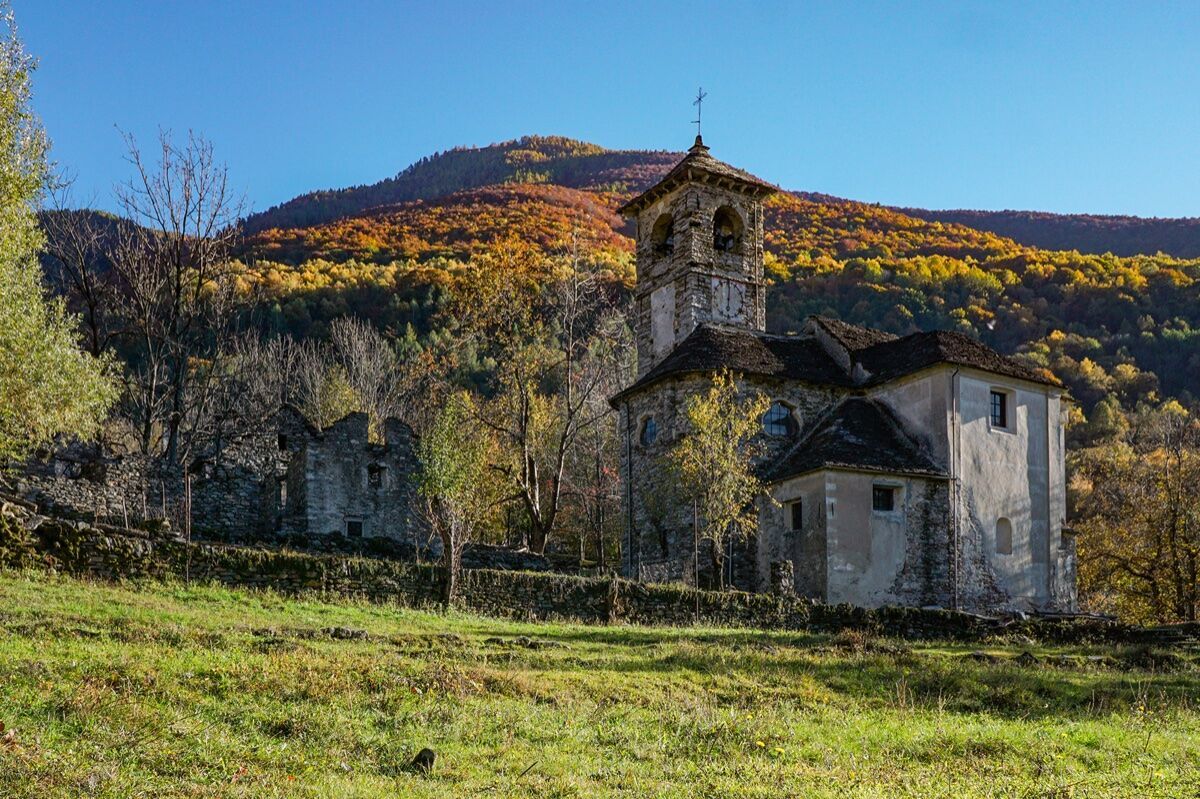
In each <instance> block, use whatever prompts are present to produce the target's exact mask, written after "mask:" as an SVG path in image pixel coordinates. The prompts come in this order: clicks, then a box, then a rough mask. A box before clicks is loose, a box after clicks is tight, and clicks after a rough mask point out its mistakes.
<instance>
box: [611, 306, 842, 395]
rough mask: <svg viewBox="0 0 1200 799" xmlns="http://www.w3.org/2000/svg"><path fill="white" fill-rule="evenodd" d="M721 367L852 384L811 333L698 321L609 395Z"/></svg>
mask: <svg viewBox="0 0 1200 799" xmlns="http://www.w3.org/2000/svg"><path fill="white" fill-rule="evenodd" d="M721 369H729V370H730V371H732V372H741V373H744V374H753V375H761V376H765V377H777V378H781V379H786V380H801V381H804V382H807V383H815V384H818V385H835V386H843V387H845V388H852V387H853V386H854V382H853V381H852V380H851V379H850V376H849V375H847V374H846V372H845V371H844V370H843V369H842V368H841V367H840V366H838V364H837V362H836V361H834V360H833V358H831V357H829V353H827V352H826V351H825V348H824V347H822V346H821V342H819V341H817V340H816V339H815V338H811V337H807V336H772V335H767V334H765V333H753V332H750V331H747V330H739V329H736V328H725V327H717V326H714V325H701V326H700V327H697V328H696V329H695V330H694V331H692V334H691V335H690V336H688V337H687V338H686V339H684V340H683V341H682V342H681V343H680V344H679V345H678V346H677V347H675V349H674V350H672V351H671V353H670V354H669V355H667V357H665V358H663V359H662V360H661V361H659V362H658V364H657V365H656V366H655V367H654V368H653V369H651V370H650V371H649V372H647V373H646V374H645V375H643V376H642V378H641V379H640V380H638V381H637V382H636V383H634V384H633V385H632V386H630V387H629V388H627V389H625V390H624V391H622V392H620V393H619V394H617V395H616V396H615V397H613V398H612V402H614V403H615V402H617V401H619V400H620V399H621V398H622V397H625V396H627V395H629V394H633V393H636V392H637V391H639V390H641V389H642V388H644V387H646V386H649V385H651V384H652V383H657V382H658V381H659V380H662V379H664V378H666V377H669V376H671V375H678V374H687V373H696V372H699V373H705V372H718V371H720V370H721Z"/></svg>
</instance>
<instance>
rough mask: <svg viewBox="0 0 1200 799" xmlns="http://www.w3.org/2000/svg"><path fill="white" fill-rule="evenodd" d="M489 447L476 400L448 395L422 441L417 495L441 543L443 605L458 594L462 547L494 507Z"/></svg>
mask: <svg viewBox="0 0 1200 799" xmlns="http://www.w3.org/2000/svg"><path fill="white" fill-rule="evenodd" d="M493 449H494V442H493V438H492V436H491V435H490V434H489V431H488V429H487V428H486V427H485V426H483V425H482V424H480V423H479V421H478V409H477V407H476V404H475V400H474V399H473V398H472V397H471V395H470V394H468V393H467V392H465V391H460V392H457V393H455V394H452V395H451V396H450V398H449V399H448V401H447V402H446V403H445V405H444V406H443V407H442V409H441V411H440V412H439V413H438V414H437V415H436V416H435V417H434V419H433V423H432V424H431V425H430V428H429V429H428V430H427V431H426V432H425V434H424V435H423V436H422V437H421V443H420V454H421V476H420V486H419V491H420V493H421V496H422V497H424V499H425V503H426V510H427V516H428V518H429V523H430V527H431V528H432V529H433V532H434V533H436V534H437V535H438V536H439V537H440V538H441V540H442V562H443V564H444V565H445V568H446V581H445V583H444V599H445V602H446V604H447V605H448V606H449V605H452V604H453V603H454V601H455V600H456V599H457V596H458V584H459V578H460V575H461V574H462V552H463V547H465V546H466V545H467V543H469V542H470V541H471V539H472V538H473V537H474V536H475V535H476V534H477V533H478V531H479V529H480V528H481V527H482V526H483V525H484V524H485V523H486V521H487V519H488V516H489V513H490V510H491V508H492V507H493V505H494V504H495V499H496V493H497V492H496V491H495V490H494V485H495V481H494V480H493V479H492V474H491V470H490V469H489V468H488V462H489V460H490V458H491V457H492V455H493V452H492V451H493Z"/></svg>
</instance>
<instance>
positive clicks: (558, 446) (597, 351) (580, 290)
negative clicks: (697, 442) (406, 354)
mask: <svg viewBox="0 0 1200 799" xmlns="http://www.w3.org/2000/svg"><path fill="white" fill-rule="evenodd" d="M503 257H504V258H505V259H506V261H507V262H506V263H504V264H503V266H502V268H497V266H500V265H499V264H495V263H490V262H487V261H481V262H480V263H478V264H475V265H474V271H473V273H472V279H471V280H470V281H468V284H469V291H465V292H464V294H463V296H462V297H461V298H460V301H459V302H460V304H459V305H458V306H457V308H456V312H457V313H461V315H462V317H463V320H464V323H465V325H466V327H467V328H468V329H469V330H470V335H471V336H473V337H474V340H475V341H476V342H477V346H479V347H480V349H481V351H483V352H485V353H486V354H487V355H488V357H490V358H492V359H494V361H495V364H496V367H495V372H494V378H493V383H492V385H491V386H490V387H489V388H490V394H491V396H490V398H489V399H488V400H487V401H486V402H483V403H481V404H480V408H479V417H480V420H481V421H482V422H483V424H484V425H485V426H487V427H488V428H489V429H490V430H491V431H492V432H493V433H495V435H496V437H497V440H498V442H499V449H498V457H497V458H496V459H495V461H494V462H493V464H492V465H493V468H494V470H495V471H497V472H498V473H499V474H500V475H501V476H502V477H503V479H504V482H505V483H506V484H507V485H508V487H509V493H508V497H507V499H508V500H509V501H510V502H511V503H513V504H515V505H516V506H517V507H519V509H520V511H521V515H522V516H523V518H524V520H525V522H526V525H527V528H526V530H527V536H526V539H527V540H526V544H527V546H528V548H529V550H530V551H532V552H536V553H539V554H540V553H542V552H544V551H545V548H546V544H547V542H548V541H549V540H550V539H551V537H552V536H553V535H554V533H555V531H556V530H557V529H558V526H559V525H560V524H561V522H562V519H563V515H562V512H563V510H564V504H565V503H564V497H566V496H567V495H568V480H569V474H568V466H569V464H570V461H571V458H572V455H573V454H574V453H575V452H576V448H577V447H578V446H579V445H580V441H581V435H583V433H584V432H585V431H588V430H591V429H592V427H593V426H594V425H597V424H601V423H603V422H604V420H606V419H607V418H609V417H610V416H611V414H612V410H611V409H610V408H608V407H607V405H605V404H603V403H597V401H596V400H597V398H598V397H600V396H601V395H602V394H603V393H604V391H605V389H606V387H607V386H609V385H610V381H609V379H608V378H609V375H610V374H611V369H610V368H609V367H610V364H611V362H612V361H613V359H619V358H621V357H622V353H621V352H620V349H621V348H620V346H619V342H618V341H616V340H615V339H613V338H612V337H611V336H610V335H609V332H611V331H615V330H616V328H615V327H614V326H613V325H610V324H609V323H608V321H609V320H610V319H611V318H612V317H613V316H614V315H615V314H616V309H615V308H613V307H612V304H611V303H610V302H609V298H608V297H607V295H606V292H605V290H604V286H603V283H602V280H601V276H600V274H599V270H597V269H595V268H593V267H592V265H591V264H590V263H588V262H587V261H586V260H585V259H584V256H583V254H582V252H581V251H580V250H578V249H576V250H575V251H573V252H570V253H567V254H564V255H563V256H562V257H560V258H556V259H550V260H549V261H545V260H542V259H540V258H538V257H537V256H536V255H535V254H533V253H531V252H530V251H529V250H528V249H525V248H520V247H519V246H518V247H515V248H511V249H509V250H507V251H505V252H504V254H503Z"/></svg>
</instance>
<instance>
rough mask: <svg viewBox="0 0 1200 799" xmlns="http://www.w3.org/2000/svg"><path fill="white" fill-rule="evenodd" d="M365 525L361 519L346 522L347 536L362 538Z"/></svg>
mask: <svg viewBox="0 0 1200 799" xmlns="http://www.w3.org/2000/svg"><path fill="white" fill-rule="evenodd" d="M362 534H363V523H362V520H361V519H347V520H346V535H347V536H349V537H350V538H362Z"/></svg>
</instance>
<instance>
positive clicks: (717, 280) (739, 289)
mask: <svg viewBox="0 0 1200 799" xmlns="http://www.w3.org/2000/svg"><path fill="white" fill-rule="evenodd" d="M712 303H713V307H712V315H713V321H714V322H745V321H746V311H745V309H746V284H744V283H739V282H738V281H736V280H727V279H726V278H721V277H714V278H713V279H712Z"/></svg>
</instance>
